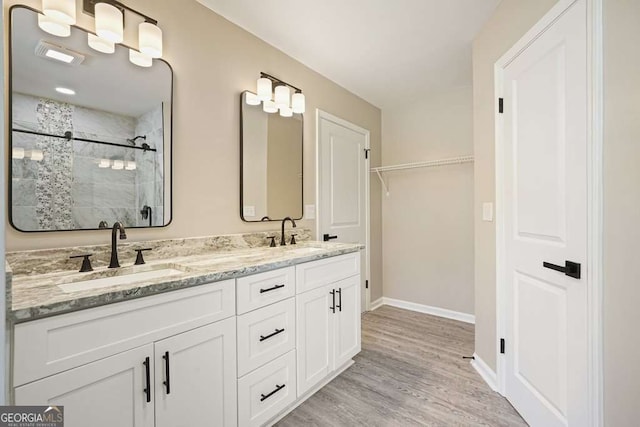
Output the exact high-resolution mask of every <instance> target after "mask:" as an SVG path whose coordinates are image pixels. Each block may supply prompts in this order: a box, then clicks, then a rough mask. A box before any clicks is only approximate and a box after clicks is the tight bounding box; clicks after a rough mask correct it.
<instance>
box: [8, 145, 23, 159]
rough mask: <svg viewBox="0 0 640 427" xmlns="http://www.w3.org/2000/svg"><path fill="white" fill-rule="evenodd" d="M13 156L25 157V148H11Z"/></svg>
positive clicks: (16, 157) (17, 157) (15, 157)
mask: <svg viewBox="0 0 640 427" xmlns="http://www.w3.org/2000/svg"><path fill="white" fill-rule="evenodd" d="M11 157H12V158H14V159H24V148H21V147H14V148H13V150H11Z"/></svg>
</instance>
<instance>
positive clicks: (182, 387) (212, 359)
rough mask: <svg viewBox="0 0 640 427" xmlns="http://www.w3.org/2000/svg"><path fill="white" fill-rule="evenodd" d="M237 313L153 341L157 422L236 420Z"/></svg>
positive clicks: (187, 424)
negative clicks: (209, 323) (230, 316)
mask: <svg viewBox="0 0 640 427" xmlns="http://www.w3.org/2000/svg"><path fill="white" fill-rule="evenodd" d="M235 331H236V319H235V317H232V318H229V319H227V320H223V321H220V322H216V323H213V324H211V325H207V326H203V327H200V328H198V329H194V330H192V331H189V332H185V333H182V334H179V335H176V336H174V337H171V338H167V339H165V340H162V341H158V342H156V343H155V358H156V370H155V373H156V375H155V377H156V385H155V391H156V427H193V426H199V425H207V426H235V425H237V411H236V403H237V393H236V332H235Z"/></svg>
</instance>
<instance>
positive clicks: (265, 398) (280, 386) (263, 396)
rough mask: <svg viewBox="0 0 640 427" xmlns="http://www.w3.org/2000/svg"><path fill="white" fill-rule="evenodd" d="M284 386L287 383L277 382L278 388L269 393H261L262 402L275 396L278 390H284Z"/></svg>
mask: <svg viewBox="0 0 640 427" xmlns="http://www.w3.org/2000/svg"><path fill="white" fill-rule="evenodd" d="M284 386H285V384H282V385H278V384H276V389H275V390H273V391H272V392H271V393H269V394H261V395H260V402H264V401H265V400H267V399H268V398H270V397H271V396H273V395H274V394H276V393H277V392H279V391H280V390H282V389H283V388H284Z"/></svg>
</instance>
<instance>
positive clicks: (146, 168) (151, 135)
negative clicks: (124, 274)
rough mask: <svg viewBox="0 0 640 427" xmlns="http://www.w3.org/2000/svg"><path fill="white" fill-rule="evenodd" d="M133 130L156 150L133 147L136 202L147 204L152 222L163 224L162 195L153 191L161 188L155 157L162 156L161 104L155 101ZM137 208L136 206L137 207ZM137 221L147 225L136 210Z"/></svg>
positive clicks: (159, 170)
mask: <svg viewBox="0 0 640 427" xmlns="http://www.w3.org/2000/svg"><path fill="white" fill-rule="evenodd" d="M135 134H136V136H137V135H145V136H146V137H147V138H146V139H145V140H144V142H146V143H147V144H149V146H151V147H152V148H155V149H156V150H158V151H157V152H156V153H149V152H145V151H140V150H135V151H136V152H135V161H136V164H137V165H138V170H137V173H136V206H139V207H140V208H142V206H145V205H146V206H149V207H151V210H152V215H151V218H152V225H163V224H164V223H165V220H164V205H163V203H162V201H163V199H164V197H163V195H161V194H156V192H159V191H162V190H163V189H164V185H163V181H164V178H163V168H162V165H159V164H158V162H156V161H155V158H156V157H157V158H161V159H164V125H163V106H162V105H158V106H157V107H156V108H154V109H153V110H151V111H148V112H146V113H144V114H143V115H141V116H140V117H138V119H137V121H136V129H135ZM138 210H139V209H138ZM135 218H136V224H137V225H138V226H146V225H148V224H149V219H143V218H142V215H140V212H136V217H135Z"/></svg>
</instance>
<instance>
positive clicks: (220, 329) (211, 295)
mask: <svg viewBox="0 0 640 427" xmlns="http://www.w3.org/2000/svg"><path fill="white" fill-rule="evenodd" d="M234 314H235V280H227V281H222V282H217V283H212V284H208V285H202V286H198V287H194V288H189V289H185V290H179V291H175V292H169V293H165V294H160V295H155V296H150V297H147V298H141V299H137V300H132V301H127V302H122V303H119V304H112V305H107V306H102V307H98V308H94V309H89V310H82V311H78V312H74V313H69V314H63V315H60V316H54V317H51V318H46V319H40V320H36V321H33V322H27V323H23V324H19V325H16V327H15V330H14V386H15V388H14V401H15V404H17V405H47V404H50V405H64V407H65V426H67V427H86V426H87V425H91V426H99V427H102V426H104V427H113V426H119V427H129V426H131V427H147V426H149V427H152V426H159V427H164V426H167V427H169V426H171V427H178V426H185V427H187V426H194V425H201V422H202V420H204V419H206V420H211V421H212V424H211V425H216V426H225V427H226V426H236V425H237V412H236V407H237V389H236V387H237V385H236V384H237V383H236V363H237V358H236V318H235V316H234ZM221 319H222V320H221ZM43 373H44V375H43ZM37 375H42V376H41V377H40V378H34V376H37Z"/></svg>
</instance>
